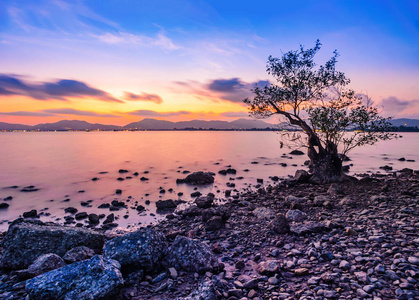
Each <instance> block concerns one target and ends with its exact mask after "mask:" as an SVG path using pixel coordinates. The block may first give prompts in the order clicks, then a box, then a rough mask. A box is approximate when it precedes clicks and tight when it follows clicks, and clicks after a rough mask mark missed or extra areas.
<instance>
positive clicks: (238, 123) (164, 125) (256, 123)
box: [123, 119, 274, 130]
mask: <svg viewBox="0 0 419 300" xmlns="http://www.w3.org/2000/svg"><path fill="white" fill-rule="evenodd" d="M268 127H270V128H272V127H274V126H273V125H272V124H269V123H266V122H263V121H260V120H247V119H238V120H235V121H232V122H227V121H203V120H192V121H181V122H170V121H162V120H156V119H143V120H141V121H139V122H134V123H130V124H128V125H125V126H124V127H123V128H124V129H141V130H173V129H218V130H232V129H253V128H257V129H264V128H268Z"/></svg>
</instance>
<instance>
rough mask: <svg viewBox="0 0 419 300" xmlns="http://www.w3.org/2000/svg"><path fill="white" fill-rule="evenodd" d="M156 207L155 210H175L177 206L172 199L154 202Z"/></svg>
mask: <svg viewBox="0 0 419 300" xmlns="http://www.w3.org/2000/svg"><path fill="white" fill-rule="evenodd" d="M156 207H157V209H172V208H176V207H177V204H176V202H175V201H173V200H172V199H168V200H159V201H157V202H156Z"/></svg>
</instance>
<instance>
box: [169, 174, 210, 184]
mask: <svg viewBox="0 0 419 300" xmlns="http://www.w3.org/2000/svg"><path fill="white" fill-rule="evenodd" d="M214 176H215V173H212V172H202V171H199V172H194V173H191V174H189V175H188V176H186V178H184V179H177V180H176V183H190V184H197V185H199V184H209V183H214Z"/></svg>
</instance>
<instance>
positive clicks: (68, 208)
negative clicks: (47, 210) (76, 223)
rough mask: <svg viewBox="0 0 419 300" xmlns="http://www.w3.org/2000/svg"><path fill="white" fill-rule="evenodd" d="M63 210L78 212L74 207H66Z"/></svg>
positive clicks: (71, 212)
mask: <svg viewBox="0 0 419 300" xmlns="http://www.w3.org/2000/svg"><path fill="white" fill-rule="evenodd" d="M64 211H65V212H66V213H70V214H75V213H76V212H78V209H77V208H75V207H67V208H65V209H64Z"/></svg>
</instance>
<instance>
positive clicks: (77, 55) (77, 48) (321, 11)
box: [0, 0, 419, 125]
mask: <svg viewBox="0 0 419 300" xmlns="http://www.w3.org/2000/svg"><path fill="white" fill-rule="evenodd" d="M418 12H419V2H418V1H417V0H393V1H391V0H388V1H385V0H380V1H378V0H377V1H376V0H365V1H359V0H353V1H351V0H336V1H321V0H320V1H319V0H316V1H311V0H304V1H302V0H301V1H298V0H294V1H282V0H272V1H264V0H262V1H235V0H234V1H225V0H224V1H218V0H211V1H210V0H207V1H202V0H166V1H162V0H152V1H142V0H1V1H0V122H8V123H21V124H31V125H33V124H38V123H47V122H56V121H59V120H63V119H68V120H73V119H76V120H86V121H88V122H93V123H96V122H97V123H105V124H115V125H125V124H127V123H129V122H134V121H139V120H141V119H143V118H150V117H151V118H160V119H167V120H172V121H178V120H189V119H206V120H210V119H211V120H234V119H237V118H240V117H245V116H247V112H246V111H247V109H246V106H245V105H244V104H243V103H242V99H243V98H245V97H247V96H250V89H251V88H252V87H253V86H254V84H255V83H257V82H261V81H262V82H266V81H268V80H269V81H271V82H273V78H272V77H270V76H269V75H268V74H267V73H266V61H267V58H268V56H269V55H273V56H277V57H279V56H281V54H282V53H285V52H287V51H289V50H295V49H297V48H298V47H299V45H300V44H302V45H304V46H305V47H306V48H310V47H312V46H314V44H315V41H316V39H320V41H321V43H322V44H323V46H322V49H321V50H320V52H319V54H318V55H317V56H316V58H317V62H318V63H319V64H322V63H324V62H325V61H326V60H327V59H328V58H330V57H331V56H332V53H333V50H335V49H337V50H338V51H339V53H340V57H339V62H338V65H337V69H338V70H340V71H343V72H345V74H346V75H347V76H348V77H349V78H351V80H352V82H351V87H352V88H354V89H355V90H357V91H358V92H361V93H366V94H368V95H369V96H370V97H372V99H373V100H374V102H375V103H376V104H377V105H378V106H380V109H381V110H382V113H383V114H384V115H386V116H394V117H396V118H400V117H408V118H419V13H418Z"/></svg>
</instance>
